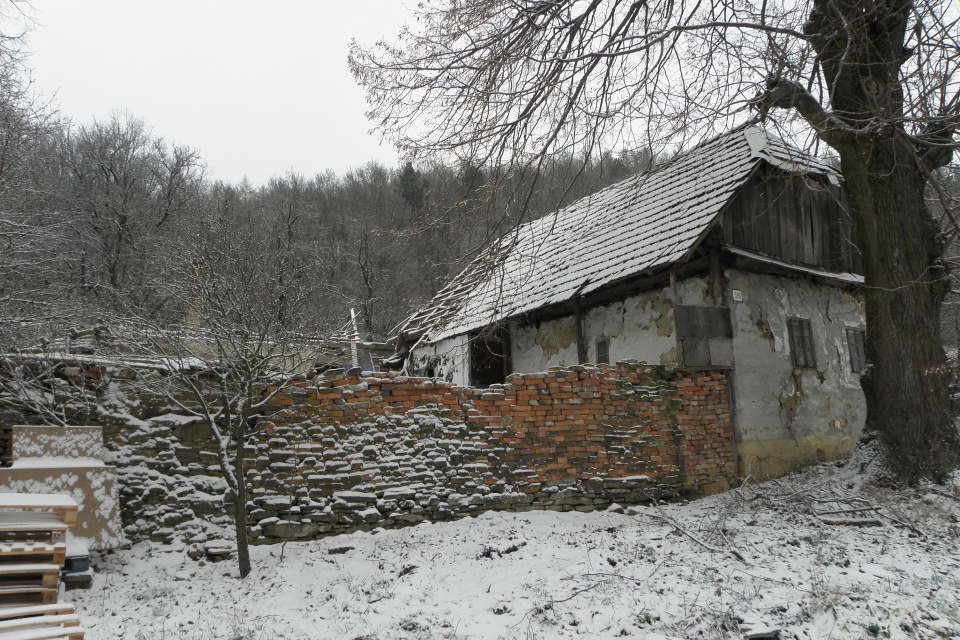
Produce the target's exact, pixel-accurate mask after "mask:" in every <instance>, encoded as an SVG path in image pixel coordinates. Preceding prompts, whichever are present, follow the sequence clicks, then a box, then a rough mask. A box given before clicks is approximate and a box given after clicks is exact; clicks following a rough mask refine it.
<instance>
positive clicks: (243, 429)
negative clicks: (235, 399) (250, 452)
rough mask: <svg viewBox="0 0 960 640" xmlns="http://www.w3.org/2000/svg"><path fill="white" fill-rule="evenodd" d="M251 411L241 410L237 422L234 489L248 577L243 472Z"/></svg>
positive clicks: (242, 563)
mask: <svg viewBox="0 0 960 640" xmlns="http://www.w3.org/2000/svg"><path fill="white" fill-rule="evenodd" d="M248 414H249V411H247V410H244V411H242V412H241V414H240V416H238V417H239V418H240V420H239V423H238V424H237V430H236V435H237V440H236V442H237V444H236V447H237V451H236V453H235V454H234V456H233V473H234V476H235V477H236V479H237V490H236V491H234V493H233V497H234V503H233V506H234V515H233V521H234V526H235V527H236V534H237V562H238V564H239V567H240V577H241V578H246V577H247V575H248V574H249V573H250V545H249V542H248V541H247V478H246V476H245V475H244V473H243V442H244V440H246V436H247V420H248V419H249V418H248Z"/></svg>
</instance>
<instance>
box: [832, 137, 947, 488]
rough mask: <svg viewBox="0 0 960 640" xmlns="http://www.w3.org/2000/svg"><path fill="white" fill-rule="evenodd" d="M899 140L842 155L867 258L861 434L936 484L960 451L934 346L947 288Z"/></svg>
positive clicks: (907, 470)
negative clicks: (864, 402)
mask: <svg viewBox="0 0 960 640" xmlns="http://www.w3.org/2000/svg"><path fill="white" fill-rule="evenodd" d="M896 135H897V134H896V133H893V135H890V136H889V137H883V138H880V137H879V136H878V137H875V138H872V139H870V140H857V141H856V142H854V143H853V144H852V145H849V146H844V147H842V148H841V162H842V167H843V175H844V178H845V180H846V185H847V189H848V191H849V193H850V201H851V206H852V208H853V212H854V215H855V216H856V220H857V226H858V241H859V244H860V247H861V249H862V253H863V265H864V279H865V290H864V301H865V305H866V319H867V341H866V352H867V361H868V363H869V367H868V369H867V370H866V371H865V372H864V374H863V375H862V376H861V384H862V386H863V391H864V394H865V395H866V399H867V420H866V430H867V431H868V433H869V432H873V433H875V434H876V435H878V436H879V437H880V439H881V440H882V441H883V442H884V443H885V444H886V445H887V447H888V448H889V451H890V453H891V454H892V455H891V456H890V457H891V461H892V462H893V463H894V464H895V465H897V466H898V467H899V469H898V471H899V472H900V474H901V475H902V476H903V477H904V478H906V479H908V480H915V479H917V478H919V477H928V478H932V479H935V480H937V481H942V480H944V479H945V478H946V476H947V475H949V473H950V471H951V470H952V469H954V468H956V464H957V460H958V451H960V446H958V445H960V438H958V431H957V427H956V424H955V422H954V420H953V417H952V411H951V409H952V408H951V401H950V395H949V389H948V387H949V370H948V367H947V361H946V356H945V354H944V351H943V347H942V342H941V339H940V305H941V302H942V301H943V298H944V295H945V294H946V292H947V291H948V290H949V281H948V276H947V272H946V269H945V266H944V264H943V262H942V261H941V260H940V250H941V246H940V241H939V235H938V233H939V231H940V230H939V228H938V225H937V224H936V222H935V220H934V219H933V217H932V216H931V215H930V212H929V210H928V209H927V207H926V204H925V202H924V189H925V186H926V180H925V179H924V176H923V175H922V171H921V170H920V168H919V166H918V163H917V157H916V155H914V154H912V153H911V151H910V149H909V148H908V147H907V146H906V145H904V144H902V143H901V142H900V141H898V140H897V139H896Z"/></svg>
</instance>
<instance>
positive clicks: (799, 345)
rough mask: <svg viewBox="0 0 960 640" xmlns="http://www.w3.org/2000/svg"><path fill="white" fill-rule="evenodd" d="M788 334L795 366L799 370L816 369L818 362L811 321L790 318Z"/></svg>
mask: <svg viewBox="0 0 960 640" xmlns="http://www.w3.org/2000/svg"><path fill="white" fill-rule="evenodd" d="M787 332H788V333H789V334H790V351H791V352H792V353H793V366H795V367H797V368H798V369H815V368H816V366H817V361H816V359H815V358H814V357H813V329H811V327H810V321H809V320H804V319H803V318H790V319H788V320H787Z"/></svg>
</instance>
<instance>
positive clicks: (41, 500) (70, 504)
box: [0, 493, 78, 526]
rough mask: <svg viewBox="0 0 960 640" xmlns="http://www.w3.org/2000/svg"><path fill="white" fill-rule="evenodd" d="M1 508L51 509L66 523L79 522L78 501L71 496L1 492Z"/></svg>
mask: <svg viewBox="0 0 960 640" xmlns="http://www.w3.org/2000/svg"><path fill="white" fill-rule="evenodd" d="M0 509H4V510H6V509H18V510H19V509H22V510H39V509H43V510H50V511H53V512H55V513H57V514H59V515H60V518H61V520H63V522H64V524H67V525H70V526H72V525H75V524H76V523H77V510H78V506H77V502H76V500H74V499H73V498H71V497H70V496H62V495H55V494H42V493H0Z"/></svg>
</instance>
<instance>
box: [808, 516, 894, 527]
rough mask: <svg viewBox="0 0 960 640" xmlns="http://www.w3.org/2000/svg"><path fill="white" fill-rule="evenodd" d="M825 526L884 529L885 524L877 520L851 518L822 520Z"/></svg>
mask: <svg viewBox="0 0 960 640" xmlns="http://www.w3.org/2000/svg"><path fill="white" fill-rule="evenodd" d="M820 522H822V523H823V524H836V525H851V526H855V527H882V526H883V522H881V521H880V520H876V519H870V520H858V519H850V518H820Z"/></svg>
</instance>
